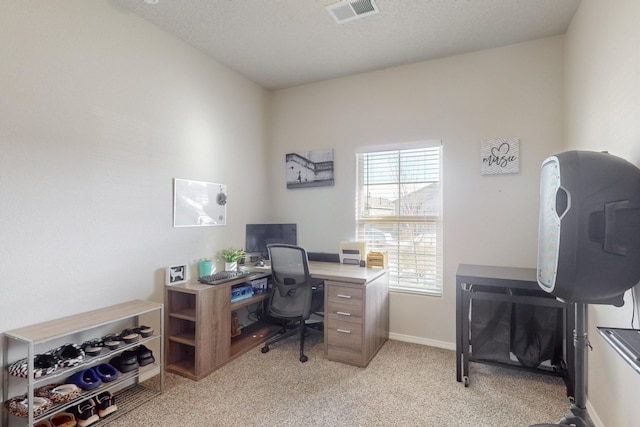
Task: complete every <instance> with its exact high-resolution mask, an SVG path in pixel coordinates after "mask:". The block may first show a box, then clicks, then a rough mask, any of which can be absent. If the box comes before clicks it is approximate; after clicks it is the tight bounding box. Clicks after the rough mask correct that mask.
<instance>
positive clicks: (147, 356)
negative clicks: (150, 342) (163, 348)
mask: <svg viewBox="0 0 640 427" xmlns="http://www.w3.org/2000/svg"><path fill="white" fill-rule="evenodd" d="M133 351H135V352H136V357H137V358H138V363H139V364H140V366H146V365H149V364H151V363H154V362H155V361H156V359H155V357H153V352H152V351H151V350H149V349H148V348H147V347H145V346H143V345H141V346H138V347H137V348H135V349H134V350H133Z"/></svg>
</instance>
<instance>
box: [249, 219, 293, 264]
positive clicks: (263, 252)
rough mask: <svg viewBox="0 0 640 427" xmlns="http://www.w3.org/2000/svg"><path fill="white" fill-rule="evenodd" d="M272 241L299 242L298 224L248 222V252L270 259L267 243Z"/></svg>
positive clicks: (291, 243)
mask: <svg viewBox="0 0 640 427" xmlns="http://www.w3.org/2000/svg"><path fill="white" fill-rule="evenodd" d="M271 243H286V244H289V245H297V244H298V228H297V225H296V224H247V226H246V233H245V249H244V251H245V252H246V253H247V254H250V255H253V256H256V257H258V258H259V259H268V257H269V251H267V245H269V244H271Z"/></svg>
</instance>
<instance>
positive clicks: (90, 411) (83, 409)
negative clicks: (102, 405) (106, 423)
mask: <svg viewBox="0 0 640 427" xmlns="http://www.w3.org/2000/svg"><path fill="white" fill-rule="evenodd" d="M71 413H72V414H73V415H74V416H75V417H76V421H77V422H78V427H87V426H90V425H91V424H93V423H95V422H96V421H99V420H100V417H99V416H98V411H97V408H96V403H95V402H94V401H93V399H87V400H85V401H82V402H80V403H78V404H77V405H74V406H72V407H71Z"/></svg>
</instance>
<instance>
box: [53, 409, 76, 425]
mask: <svg viewBox="0 0 640 427" xmlns="http://www.w3.org/2000/svg"><path fill="white" fill-rule="evenodd" d="M51 424H52V425H53V427H75V426H76V425H78V424H77V423H76V417H75V416H74V415H73V414H72V413H71V412H58V413H57V414H55V415H54V416H52V417H51Z"/></svg>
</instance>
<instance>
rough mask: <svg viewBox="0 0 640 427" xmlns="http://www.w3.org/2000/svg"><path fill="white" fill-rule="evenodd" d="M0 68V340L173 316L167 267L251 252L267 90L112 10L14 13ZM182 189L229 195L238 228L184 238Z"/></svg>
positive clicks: (187, 231)
mask: <svg viewBox="0 0 640 427" xmlns="http://www.w3.org/2000/svg"><path fill="white" fill-rule="evenodd" d="M0 53H1V55H2V57H1V59H0V64H1V65H0V69H1V70H2V71H1V72H0V94H2V96H0V194H1V196H2V203H0V223H1V225H0V237H1V238H0V241H1V242H2V244H0V259H1V260H2V261H1V263H0V277H1V278H2V279H1V280H0V295H1V297H0V331H5V330H9V329H13V328H15V327H20V326H25V325H28V324H32V323H35V322H40V321H46V320H49V319H53V318H58V317H61V316H64V315H68V314H73V313H78V312H84V311H88V310H91V309H94V308H97V307H104V306H107V305H111V304H115V303H119V302H123V301H127V300H131V299H134V298H142V299H150V300H153V301H158V302H162V301H163V294H162V290H163V286H164V268H165V267H166V266H168V265H172V264H180V263H182V262H189V263H194V262H195V261H196V260H198V259H200V258H204V257H212V256H214V254H215V253H216V252H217V251H218V250H219V249H222V248H223V247H228V246H230V245H236V246H238V247H242V246H244V226H245V224H246V223H247V222H256V221H260V220H262V218H263V214H262V211H261V209H260V207H261V206H264V205H265V204H266V203H267V202H268V198H267V197H266V190H267V184H266V181H265V180H264V176H265V174H266V165H265V162H264V160H263V158H264V156H265V153H266V147H265V132H266V122H265V120H266V115H265V108H266V102H267V93H266V91H264V90H263V89H262V88H260V87H259V86H257V85H255V84H254V83H251V82H249V81H248V80H246V79H245V78H243V77H241V76H240V75H239V74H236V73H235V72H231V71H230V70H229V69H227V68H225V67H223V66H221V65H220V64H218V63H216V62H214V61H212V60H210V59H208V58H207V57H205V56H204V55H203V54H201V53H199V52H198V51H196V50H195V49H192V48H190V47H188V46H187V45H186V44H184V43H183V42H182V41H179V40H178V39H176V38H174V37H172V36H170V35H168V34H167V33H165V32H163V31H160V30H159V29H158V28H156V27H155V26H153V25H151V24H149V23H148V22H146V21H143V20H142V19H140V18H139V17H137V16H136V15H133V14H130V13H128V12H126V11H123V10H120V9H117V8H116V7H115V6H113V5H112V4H111V2H109V1H108V0H100V1H84V0H47V1H39V0H3V1H2V2H0ZM176 177H177V178H187V179H195V180H202V181H211V182H221V183H225V184H227V185H228V196H229V198H228V200H229V203H228V222H227V226H226V227H206V228H173V227H172V211H173V206H172V203H173V202H172V197H173V196H172V180H173V178H176ZM192 273H193V274H195V269H194V270H193V271H192Z"/></svg>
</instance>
